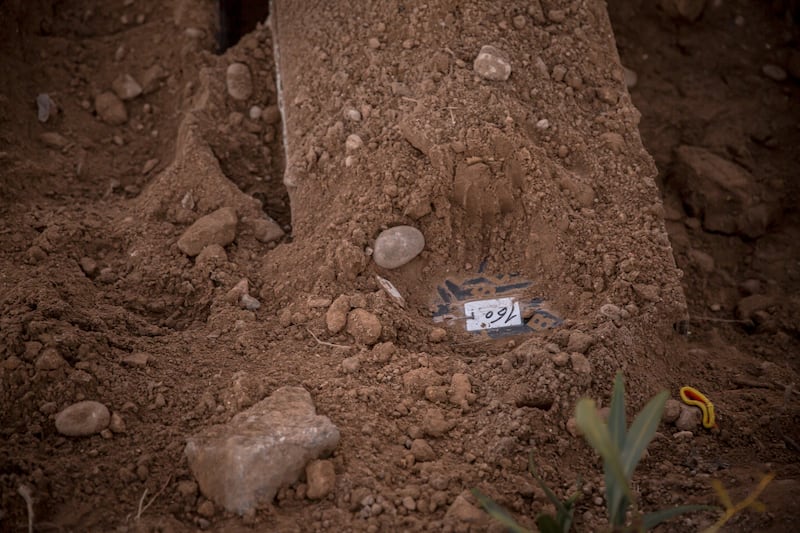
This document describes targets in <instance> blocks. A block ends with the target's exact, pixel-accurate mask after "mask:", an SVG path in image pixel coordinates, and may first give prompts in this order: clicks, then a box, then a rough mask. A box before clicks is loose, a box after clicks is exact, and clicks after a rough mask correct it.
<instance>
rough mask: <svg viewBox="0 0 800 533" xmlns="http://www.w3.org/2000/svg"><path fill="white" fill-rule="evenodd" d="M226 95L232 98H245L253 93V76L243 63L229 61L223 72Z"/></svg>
mask: <svg viewBox="0 0 800 533" xmlns="http://www.w3.org/2000/svg"><path fill="white" fill-rule="evenodd" d="M225 84H226V86H227V88H228V95H229V96H230V97H231V98H233V99H234V100H240V101H243V100H247V99H248V98H250V96H251V95H252V94H253V77H252V75H251V74H250V67H248V66H247V65H245V64H244V63H231V64H230V65H228V70H227V72H226V74H225Z"/></svg>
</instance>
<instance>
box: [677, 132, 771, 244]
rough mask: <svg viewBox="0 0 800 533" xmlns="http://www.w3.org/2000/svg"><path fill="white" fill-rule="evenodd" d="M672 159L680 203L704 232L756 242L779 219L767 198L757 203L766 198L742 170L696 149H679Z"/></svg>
mask: <svg viewBox="0 0 800 533" xmlns="http://www.w3.org/2000/svg"><path fill="white" fill-rule="evenodd" d="M675 155H676V162H677V166H676V170H675V177H676V178H677V181H678V185H679V187H680V190H681V194H682V196H683V201H684V202H685V203H686V204H687V205H688V206H689V208H690V209H691V211H692V212H693V214H694V215H696V216H698V217H699V218H701V219H702V221H703V227H704V228H705V229H706V230H708V231H715V232H719V233H726V234H741V235H743V236H745V237H750V238H756V237H759V236H761V235H763V234H764V233H765V232H766V230H767V226H769V224H770V223H772V222H773V221H774V220H775V219H776V218H777V216H778V215H779V213H778V205H777V203H776V202H774V201H773V200H772V199H771V198H766V200H762V201H761V202H757V198H763V197H765V196H769V195H768V194H766V191H761V190H759V188H758V185H757V183H756V180H755V178H754V177H753V175H752V174H750V172H748V171H747V170H746V169H744V168H742V167H740V166H739V165H737V164H735V163H732V162H730V161H728V160H727V159H723V158H722V157H720V156H718V155H716V154H714V153H712V152H710V151H708V150H706V149H705V148H700V147H696V146H680V147H679V148H678V149H677V150H676V154H675Z"/></svg>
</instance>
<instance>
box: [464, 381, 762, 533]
mask: <svg viewBox="0 0 800 533" xmlns="http://www.w3.org/2000/svg"><path fill="white" fill-rule="evenodd" d="M668 396H669V393H668V392H666V391H662V392H660V393H659V394H657V395H656V396H655V397H654V398H652V399H651V400H650V401H649V402H647V405H645V406H644V408H643V409H642V410H641V411H640V412H639V414H638V415H637V416H636V418H635V419H634V421H633V424H631V426H630V427H628V426H627V421H626V418H625V384H624V381H623V378H622V374H621V373H617V375H616V377H615V379H614V390H613V392H612V396H611V405H610V408H609V416H608V422H607V423H606V422H604V421H603V419H602V418H601V417H600V415H599V414H598V412H597V406H596V405H595V402H594V400H591V399H589V398H583V399H581V400H580V401H579V402H578V405H577V406H576V408H575V421H576V423H577V425H578V429H580V431H581V433H582V434H583V436H584V438H585V439H586V441H587V442H588V443H589V444H590V445H591V446H592V447H593V448H594V449H595V450H596V451H597V452H598V453H599V454H600V457H601V458H602V459H603V473H604V476H605V484H606V498H605V502H606V511H607V513H608V521H609V524H610V526H611V531H613V532H637V533H639V532H644V531H649V530H651V529H653V528H655V527H656V526H658V525H659V524H661V523H662V522H665V521H667V520H670V519H672V518H675V517H677V516H679V515H682V514H684V513H692V512H697V511H709V510H718V509H719V507H714V506H709V505H680V506H677V507H671V508H668V509H661V510H659V511H654V512H650V513H641V512H640V510H639V507H638V504H637V502H636V498H635V497H634V494H633V491H632V490H631V479H632V477H633V472H634V470H635V469H636V467H637V466H638V465H639V461H640V460H641V458H642V455H643V454H644V451H645V449H647V446H648V444H650V441H652V440H653V436H654V435H655V432H656V429H657V428H658V424H659V423H660V421H661V415H662V414H663V412H664V405H665V404H666V401H667V398H668ZM528 470H529V471H530V473H531V475H533V477H534V479H535V480H536V482H537V483H538V484H539V486H540V487H541V488H542V490H544V493H545V495H546V496H547V499H548V500H550V502H551V503H552V504H553V506H554V507H555V509H556V514H555V515H551V514H544V513H542V514H540V515H538V516H537V517H536V525H537V527H538V528H539V531H541V532H542V533H568V532H569V531H570V529H571V528H572V523H573V517H574V513H575V505H576V503H577V501H578V498H579V497H580V481H579V482H578V491H577V492H576V493H574V494H573V495H572V496H570V497H569V498H567V499H566V500H564V501H561V500H559V499H558V497H557V496H556V495H555V493H554V492H553V491H552V490H550V488H549V487H548V486H547V485H546V484H545V482H544V480H542V478H541V477H540V476H539V474H538V473H537V468H536V464H535V462H534V459H533V454H531V456H530V460H529V463H528ZM774 477H775V474H772V473H770V474H767V475H765V476H764V477H763V478H762V479H761V481H760V482H759V484H758V486H757V487H756V488H755V489H754V490H753V492H752V493H751V494H750V495H749V496H747V497H746V498H745V499H744V500H742V501H741V502H739V503H737V504H735V505H734V504H733V503H732V500H731V498H730V496H729V494H728V492H727V491H726V490H725V488H724V487H723V486H722V483H720V482H719V481H718V480H713V481H712V482H711V483H712V486H713V488H714V490H715V491H716V493H717V495H718V498H719V500H720V502H721V503H722V505H723V507H724V510H723V514H722V516H721V517H720V518H719V520H717V522H715V523H714V524H713V525H712V526H711V527H709V528H707V529H705V530H703V532H702V533H718V532H719V531H720V529H721V528H722V526H724V525H725V524H726V523H727V522H728V521H729V520H730V519H731V518H732V517H733V516H735V515H736V514H737V513H739V512H741V511H744V510H745V509H748V508H751V509H754V510H756V511H763V510H764V504H763V503H761V502H760V501H758V497H759V496H760V495H761V494H762V493H763V492H764V489H765V488H766V487H767V485H768V484H769V483H770V481H772V479H773V478H774ZM472 493H473V494H474V495H475V497H476V498H477V499H478V502H479V503H480V504H481V505H482V506H483V508H484V509H485V510H486V512H487V513H489V515H490V516H491V517H492V518H494V519H495V520H497V521H498V522H500V523H501V524H502V525H504V526H505V527H507V528H508V530H509V531H511V532H512V533H532V532H531V531H530V530H529V529H526V528H525V527H523V526H521V525H520V524H519V523H518V522H517V521H516V520H515V519H514V518H513V517H512V516H511V514H510V513H509V512H508V511H506V510H505V509H503V507H501V506H500V505H498V504H497V503H495V502H494V501H492V500H491V499H490V498H489V497H487V496H486V495H485V494H483V493H482V492H480V491H479V490H478V489H473V490H472Z"/></svg>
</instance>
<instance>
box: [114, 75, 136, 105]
mask: <svg viewBox="0 0 800 533" xmlns="http://www.w3.org/2000/svg"><path fill="white" fill-rule="evenodd" d="M111 88H112V89H114V92H115V93H116V94H117V96H119V97H120V98H121V99H122V100H133V99H134V98H136V97H137V96H139V95H140V94H142V86H141V85H139V82H137V81H136V80H135V79H133V76H131V75H130V74H123V75H121V76H117V78H116V79H115V80H114V82H113V83H112V84H111Z"/></svg>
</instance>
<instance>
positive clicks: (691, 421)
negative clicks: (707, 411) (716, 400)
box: [675, 404, 703, 432]
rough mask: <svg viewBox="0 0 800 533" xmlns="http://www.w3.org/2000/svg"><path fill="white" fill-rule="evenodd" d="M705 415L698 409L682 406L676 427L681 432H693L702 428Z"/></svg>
mask: <svg viewBox="0 0 800 533" xmlns="http://www.w3.org/2000/svg"><path fill="white" fill-rule="evenodd" d="M702 419H703V415H702V413H701V412H700V409H698V408H697V407H693V406H689V405H684V404H681V412H680V414H679V415H678V419H677V420H676V421H675V427H676V428H678V429H679V430H680V431H689V432H691V431H693V430H695V429H697V428H698V427H699V426H700V422H701V421H702Z"/></svg>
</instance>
